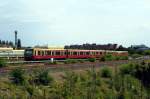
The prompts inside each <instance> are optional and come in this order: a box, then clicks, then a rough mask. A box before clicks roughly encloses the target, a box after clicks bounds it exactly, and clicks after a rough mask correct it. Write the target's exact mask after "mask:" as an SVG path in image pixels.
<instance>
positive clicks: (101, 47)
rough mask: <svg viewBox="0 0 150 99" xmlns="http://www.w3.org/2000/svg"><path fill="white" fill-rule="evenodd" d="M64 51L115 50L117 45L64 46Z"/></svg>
mask: <svg viewBox="0 0 150 99" xmlns="http://www.w3.org/2000/svg"><path fill="white" fill-rule="evenodd" d="M65 49H88V50H116V49H117V44H105V45H100V44H95V43H93V44H82V45H66V46H65Z"/></svg>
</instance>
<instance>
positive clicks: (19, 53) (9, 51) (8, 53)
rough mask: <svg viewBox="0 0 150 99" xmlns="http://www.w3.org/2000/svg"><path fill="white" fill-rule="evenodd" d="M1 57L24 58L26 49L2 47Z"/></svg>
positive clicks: (0, 49)
mask: <svg viewBox="0 0 150 99" xmlns="http://www.w3.org/2000/svg"><path fill="white" fill-rule="evenodd" d="M0 58H4V59H16V58H17V59H18V58H24V50H13V48H0Z"/></svg>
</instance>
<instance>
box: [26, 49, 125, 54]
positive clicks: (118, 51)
mask: <svg viewBox="0 0 150 99" xmlns="http://www.w3.org/2000/svg"><path fill="white" fill-rule="evenodd" d="M28 49H33V50H46V51H47V50H61V51H63V50H70V51H101V52H118V53H123V52H128V51H110V50H82V49H49V48H47V49H46V48H28Z"/></svg>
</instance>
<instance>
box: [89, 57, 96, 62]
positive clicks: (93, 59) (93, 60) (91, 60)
mask: <svg viewBox="0 0 150 99" xmlns="http://www.w3.org/2000/svg"><path fill="white" fill-rule="evenodd" d="M88 60H89V62H95V61H96V59H95V58H89V59H88Z"/></svg>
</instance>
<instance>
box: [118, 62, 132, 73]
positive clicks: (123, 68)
mask: <svg viewBox="0 0 150 99" xmlns="http://www.w3.org/2000/svg"><path fill="white" fill-rule="evenodd" d="M134 71H135V64H125V65H122V66H120V74H122V75H126V74H133V73H134Z"/></svg>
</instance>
